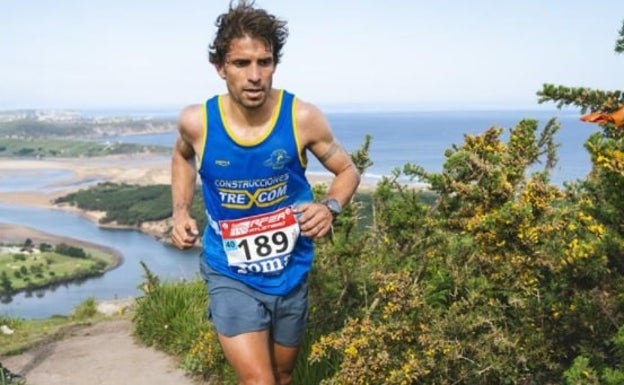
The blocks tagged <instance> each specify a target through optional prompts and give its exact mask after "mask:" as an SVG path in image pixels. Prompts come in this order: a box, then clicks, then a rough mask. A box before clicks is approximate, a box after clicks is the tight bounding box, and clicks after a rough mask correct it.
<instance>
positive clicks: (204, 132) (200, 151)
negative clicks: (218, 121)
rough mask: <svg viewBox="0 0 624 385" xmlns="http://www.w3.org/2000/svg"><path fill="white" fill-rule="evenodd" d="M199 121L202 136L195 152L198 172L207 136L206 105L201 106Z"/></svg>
mask: <svg viewBox="0 0 624 385" xmlns="http://www.w3.org/2000/svg"><path fill="white" fill-rule="evenodd" d="M201 120H202V135H201V140H200V141H199V145H200V147H199V149H198V151H197V154H196V157H197V164H196V166H195V168H197V169H198V170H199V168H200V167H201V162H202V159H203V158H204V151H205V150H206V137H207V136H208V108H207V107H206V103H204V105H203V106H202V109H201Z"/></svg>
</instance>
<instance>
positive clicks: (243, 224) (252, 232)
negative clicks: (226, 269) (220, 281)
mask: <svg viewBox="0 0 624 385" xmlns="http://www.w3.org/2000/svg"><path fill="white" fill-rule="evenodd" d="M219 228H220V229H221V237H222V238H223V249H224V250H225V255H226V256H227V261H228V265H229V266H230V268H232V269H233V270H234V271H236V272H237V273H239V274H247V273H261V274H265V275H277V274H280V273H281V272H282V271H283V270H284V268H285V267H286V265H287V264H288V261H289V259H290V255H291V253H292V251H293V249H294V248H295V244H296V243H297V239H298V237H299V233H300V229H299V223H298V222H297V218H295V213H294V211H293V209H292V207H285V208H282V209H279V210H276V211H273V212H270V213H266V214H260V215H254V216H251V217H246V218H241V219H232V220H222V221H219Z"/></svg>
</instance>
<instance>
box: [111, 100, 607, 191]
mask: <svg viewBox="0 0 624 385" xmlns="http://www.w3.org/2000/svg"><path fill="white" fill-rule="evenodd" d="M133 115H135V116H136V115H140V114H139V113H138V112H135V113H133ZM159 116H171V117H172V118H174V116H175V114H173V113H169V114H167V113H163V112H161V113H160V114H159ZM579 116H580V114H579V113H578V112H577V111H566V110H493V111H432V112H423V111H413V112H374V113H373V112H348V113H346V112H344V113H340V112H333V113H328V114H327V119H328V120H329V122H330V125H331V127H332V130H333V131H334V133H335V135H336V137H337V138H338V140H339V141H340V142H341V143H342V144H343V146H344V147H345V148H346V149H347V150H348V151H349V152H352V151H355V150H357V149H358V148H360V146H361V145H362V143H363V142H364V138H365V136H366V135H370V136H371V137H372V142H371V147H370V157H371V159H372V161H373V165H372V166H371V167H370V168H369V169H368V170H367V172H366V175H365V177H366V178H368V179H369V180H372V181H374V180H378V179H379V178H380V177H381V176H383V175H390V174H391V173H392V170H393V169H395V168H397V167H402V166H403V165H405V164H406V163H413V164H416V165H419V166H422V167H424V168H425V170H427V171H429V172H440V171H442V167H443V164H444V161H445V157H444V152H445V150H446V149H448V148H451V147H452V146H453V145H454V144H455V145H461V144H462V143H463V142H464V135H465V134H471V135H476V134H479V133H482V132H484V131H485V130H487V129H488V128H490V127H492V126H497V127H502V128H504V129H505V131H504V132H505V133H507V132H508V129H509V128H511V127H513V126H515V125H516V124H517V123H518V122H519V121H520V120H522V119H536V120H538V122H539V127H540V129H542V128H543V127H544V125H545V124H546V122H547V121H548V120H549V119H551V118H553V117H555V118H557V120H558V121H559V122H560V123H561V128H560V130H559V131H558V133H557V136H556V141H557V143H559V145H560V147H559V149H558V156H559V162H558V164H557V166H556V167H555V169H554V170H553V171H552V173H551V181H552V183H554V184H557V185H562V184H563V182H564V181H573V180H577V179H584V178H585V176H586V175H587V173H588V172H589V170H590V168H591V164H590V158H589V154H588V152H587V150H586V149H585V148H584V147H583V144H584V142H585V141H586V140H587V138H588V137H589V135H590V134H591V133H593V132H596V131H598V130H600V128H599V127H598V126H597V125H593V124H589V123H584V122H581V121H580V120H579ZM503 135H504V137H505V138H506V137H507V135H505V134H503ZM174 137H175V133H166V134H149V135H129V136H123V137H114V138H110V137H109V138H108V139H107V140H119V141H122V142H128V143H140V144H154V145H163V146H172V145H173V142H174ZM537 168H538V169H539V166H538V167H537ZM308 170H309V172H310V173H319V174H322V173H325V170H324V169H323V168H322V166H321V165H320V164H319V163H318V162H317V161H316V160H314V159H311V161H310V164H309V167H308Z"/></svg>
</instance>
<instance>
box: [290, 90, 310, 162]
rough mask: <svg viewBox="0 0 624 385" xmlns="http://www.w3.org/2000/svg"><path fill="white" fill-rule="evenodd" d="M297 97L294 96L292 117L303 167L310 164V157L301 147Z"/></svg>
mask: <svg viewBox="0 0 624 385" xmlns="http://www.w3.org/2000/svg"><path fill="white" fill-rule="evenodd" d="M296 107H297V98H296V97H295V98H293V102H292V111H291V113H290V117H291V118H292V127H293V136H294V137H295V145H296V147H297V154H298V155H299V163H300V164H301V167H303V168H306V167H307V166H308V158H306V154H305V151H303V148H301V141H300V140H299V126H298V125H297V114H296V112H297V109H296Z"/></svg>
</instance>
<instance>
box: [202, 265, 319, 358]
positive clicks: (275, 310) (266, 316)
mask: <svg viewBox="0 0 624 385" xmlns="http://www.w3.org/2000/svg"><path fill="white" fill-rule="evenodd" d="M200 272H201V275H202V278H204V280H205V281H206V284H207V287H208V299H209V305H208V318H209V319H210V320H212V322H213V323H214V325H215V327H216V329H217V332H218V333H220V334H222V335H225V336H227V337H232V336H235V335H238V334H242V333H247V332H253V331H259V330H267V329H268V330H269V332H270V334H271V337H272V339H273V341H275V342H276V343H278V344H280V345H283V346H288V347H296V346H299V344H300V343H301V339H302V337H303V332H304V329H305V326H306V323H307V319H308V281H307V279H306V280H305V281H304V282H302V283H301V284H300V285H299V286H298V287H297V288H295V289H294V290H293V291H292V292H290V293H289V294H288V295H286V296H275V295H269V294H264V293H262V292H260V291H258V290H255V289H253V288H251V287H249V286H247V285H245V284H244V283H242V282H240V281H237V280H235V279H232V278H229V277H226V276H223V275H222V274H220V273H217V272H216V271H214V270H213V269H212V268H211V267H210V266H209V265H208V264H207V263H206V261H205V260H204V257H203V256H202V258H201V263H200Z"/></svg>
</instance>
